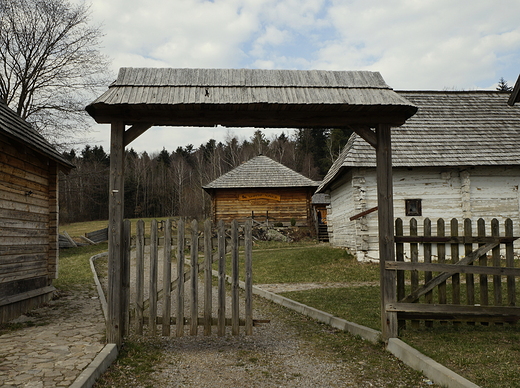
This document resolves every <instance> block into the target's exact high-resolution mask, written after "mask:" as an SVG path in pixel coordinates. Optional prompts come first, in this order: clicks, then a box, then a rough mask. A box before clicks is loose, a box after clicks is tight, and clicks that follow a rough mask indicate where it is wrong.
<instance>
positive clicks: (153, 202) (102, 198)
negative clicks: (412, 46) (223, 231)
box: [60, 129, 352, 223]
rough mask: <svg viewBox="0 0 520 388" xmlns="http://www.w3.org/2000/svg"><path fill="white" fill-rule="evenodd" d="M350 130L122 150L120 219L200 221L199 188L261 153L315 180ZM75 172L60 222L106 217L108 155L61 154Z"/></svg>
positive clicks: (68, 180) (202, 200)
mask: <svg viewBox="0 0 520 388" xmlns="http://www.w3.org/2000/svg"><path fill="white" fill-rule="evenodd" d="M351 133H352V132H351V131H349V130H341V129H297V130H294V131H293V132H292V133H289V134H285V133H281V134H280V135H273V136H271V137H270V138H268V137H267V136H266V135H265V133H264V132H262V131H261V130H257V131H256V132H255V133H254V135H253V136H252V137H250V138H249V139H246V140H239V139H238V138H237V137H236V136H230V137H229V138H228V139H226V140H225V142H217V141H216V140H214V139H211V140H209V141H208V142H207V143H205V144H201V145H200V146H199V147H198V148H195V147H194V146H193V145H192V144H189V145H187V146H185V147H178V148H177V149H176V150H175V151H173V152H169V151H168V150H166V149H164V148H163V150H162V151H160V152H158V153H152V154H148V153H147V152H142V153H137V152H135V151H134V150H133V149H132V148H130V149H127V150H126V151H125V178H124V179H125V208H124V216H125V217H126V218H140V217H164V216H186V217H197V218H206V217H208V216H209V215H210V212H211V202H210V198H209V196H208V195H207V194H206V193H205V192H204V190H203V189H202V187H203V186H204V185H206V184H208V183H209V182H211V181H213V180H215V179H216V178H218V177H219V176H221V175H223V174H225V173H226V172H228V171H230V170H231V169H233V168H235V167H237V166H239V165H240V164H241V163H243V162H246V161H248V160H249V159H251V158H253V157H255V156H257V155H260V154H261V155H265V156H268V157H270V158H272V159H273V160H276V161H277V162H279V163H281V164H283V165H285V166H287V167H289V168H291V169H293V170H294V171H297V172H299V173H301V174H302V175H304V176H306V177H308V178H310V179H313V180H321V179H322V178H323V177H324V175H325V174H326V173H327V171H328V169H329V168H330V166H331V165H332V163H333V162H334V160H335V159H336V158H337V157H338V155H339V153H340V152H341V149H342V148H343V146H344V145H345V144H346V142H347V140H348V137H349V136H350V134H351ZM63 155H64V157H66V158H67V159H68V160H69V161H71V162H72V163H73V164H74V165H75V166H76V168H75V169H73V170H72V171H71V172H70V173H69V174H68V175H61V177H60V218H61V222H64V223H70V222H82V221H91V220H103V219H108V195H109V174H110V155H109V154H107V153H106V152H105V150H104V149H103V147H102V146H97V145H96V146H89V145H87V146H85V147H84V148H83V149H82V150H76V149H71V150H70V151H67V152H64V153H63Z"/></svg>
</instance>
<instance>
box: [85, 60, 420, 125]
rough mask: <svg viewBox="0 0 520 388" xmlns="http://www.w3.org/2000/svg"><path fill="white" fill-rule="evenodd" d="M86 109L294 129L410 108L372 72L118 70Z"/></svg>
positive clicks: (151, 119) (389, 118)
mask: <svg viewBox="0 0 520 388" xmlns="http://www.w3.org/2000/svg"><path fill="white" fill-rule="evenodd" d="M86 110H87V112H88V113H89V114H90V115H91V116H92V117H94V118H95V119H96V121H97V122H98V123H109V122H111V121H113V120H123V121H124V122H125V123H127V124H131V123H136V122H148V123H152V124H155V125H202V126H208V125H209V126H213V125H217V124H221V125H239V126H246V124H247V126H256V127H259V126H265V127H286V126H288V125H289V126H290V127H297V128H299V127H303V126H319V125H322V124H323V123H328V124H330V123H331V122H334V123H337V124H339V125H343V126H346V125H349V124H352V123H353V122H354V121H355V122H359V121H360V120H361V121H363V122H374V123H379V122H385V123H386V122H388V123H395V124H397V125H400V124H402V123H403V122H404V120H406V119H407V118H408V117H410V116H411V115H413V114H414V113H415V111H416V110H417V108H416V107H415V106H413V105H412V104H411V103H410V102H409V101H406V99H404V98H403V97H402V96H400V95H398V94H397V93H395V92H394V90H393V89H392V88H390V87H389V86H388V85H387V84H386V83H385V81H384V80H383V77H382V76H381V74H380V73H378V72H370V71H324V70H262V69H173V68H163V69H157V68H121V69H120V71H119V75H118V77H117V80H116V81H115V82H114V83H113V84H112V85H110V87H109V89H108V90H107V91H106V92H105V93H103V94H102V95H101V96H100V97H99V98H97V99H96V100H95V101H94V102H92V103H91V104H90V105H89V106H87V108H86Z"/></svg>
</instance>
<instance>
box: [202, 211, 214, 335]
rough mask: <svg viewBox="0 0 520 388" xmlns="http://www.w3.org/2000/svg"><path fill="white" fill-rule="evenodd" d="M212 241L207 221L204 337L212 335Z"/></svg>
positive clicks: (205, 229)
mask: <svg viewBox="0 0 520 388" xmlns="http://www.w3.org/2000/svg"><path fill="white" fill-rule="evenodd" d="M211 240H212V239H211V221H210V220H209V219H207V220H206V221H205V222H204V335H211V310H212V309H213V303H212V299H213V293H212V290H213V287H212V280H213V276H212V264H213V259H212V251H213V247H212V241H211Z"/></svg>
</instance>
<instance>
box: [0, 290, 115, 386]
mask: <svg viewBox="0 0 520 388" xmlns="http://www.w3.org/2000/svg"><path fill="white" fill-rule="evenodd" d="M12 323H19V324H20V326H22V327H23V328H20V329H16V330H12V331H8V332H6V333H4V334H2V335H0V387H30V388H36V387H37V388H43V387H68V386H70V385H71V384H72V383H73V382H74V380H75V379H76V378H77V377H78V376H79V375H80V373H81V372H82V371H83V370H84V369H85V368H86V367H87V366H88V365H89V364H90V363H91V362H92V360H93V359H94V358H95V357H96V355H97V354H98V353H99V352H100V351H101V350H102V349H103V347H104V345H105V341H104V340H105V323H104V318H103V313H102V310H101V304H100V302H99V299H98V297H97V294H96V293H95V292H94V291H89V290H84V291H71V292H67V293H65V294H62V295H59V296H58V297H57V298H55V299H54V300H52V301H51V302H49V303H48V304H47V305H46V306H44V307H42V308H39V309H36V310H33V311H31V312H30V313H28V314H27V315H22V316H21V317H20V318H18V319H16V320H15V321H12Z"/></svg>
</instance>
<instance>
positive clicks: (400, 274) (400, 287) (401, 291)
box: [395, 218, 406, 330]
mask: <svg viewBox="0 0 520 388" xmlns="http://www.w3.org/2000/svg"><path fill="white" fill-rule="evenodd" d="M395 235H396V236H399V237H402V236H403V220H402V219H401V218H397V219H396V220H395ZM395 258H396V260H397V261H404V243H396V244H395ZM396 276H397V300H398V301H400V300H402V299H403V298H404V297H405V296H406V295H405V292H406V289H405V286H404V284H405V283H404V271H402V270H398V271H397V274H396ZM397 326H398V327H399V330H402V329H405V328H406V320H404V319H401V320H398V321H397Z"/></svg>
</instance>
